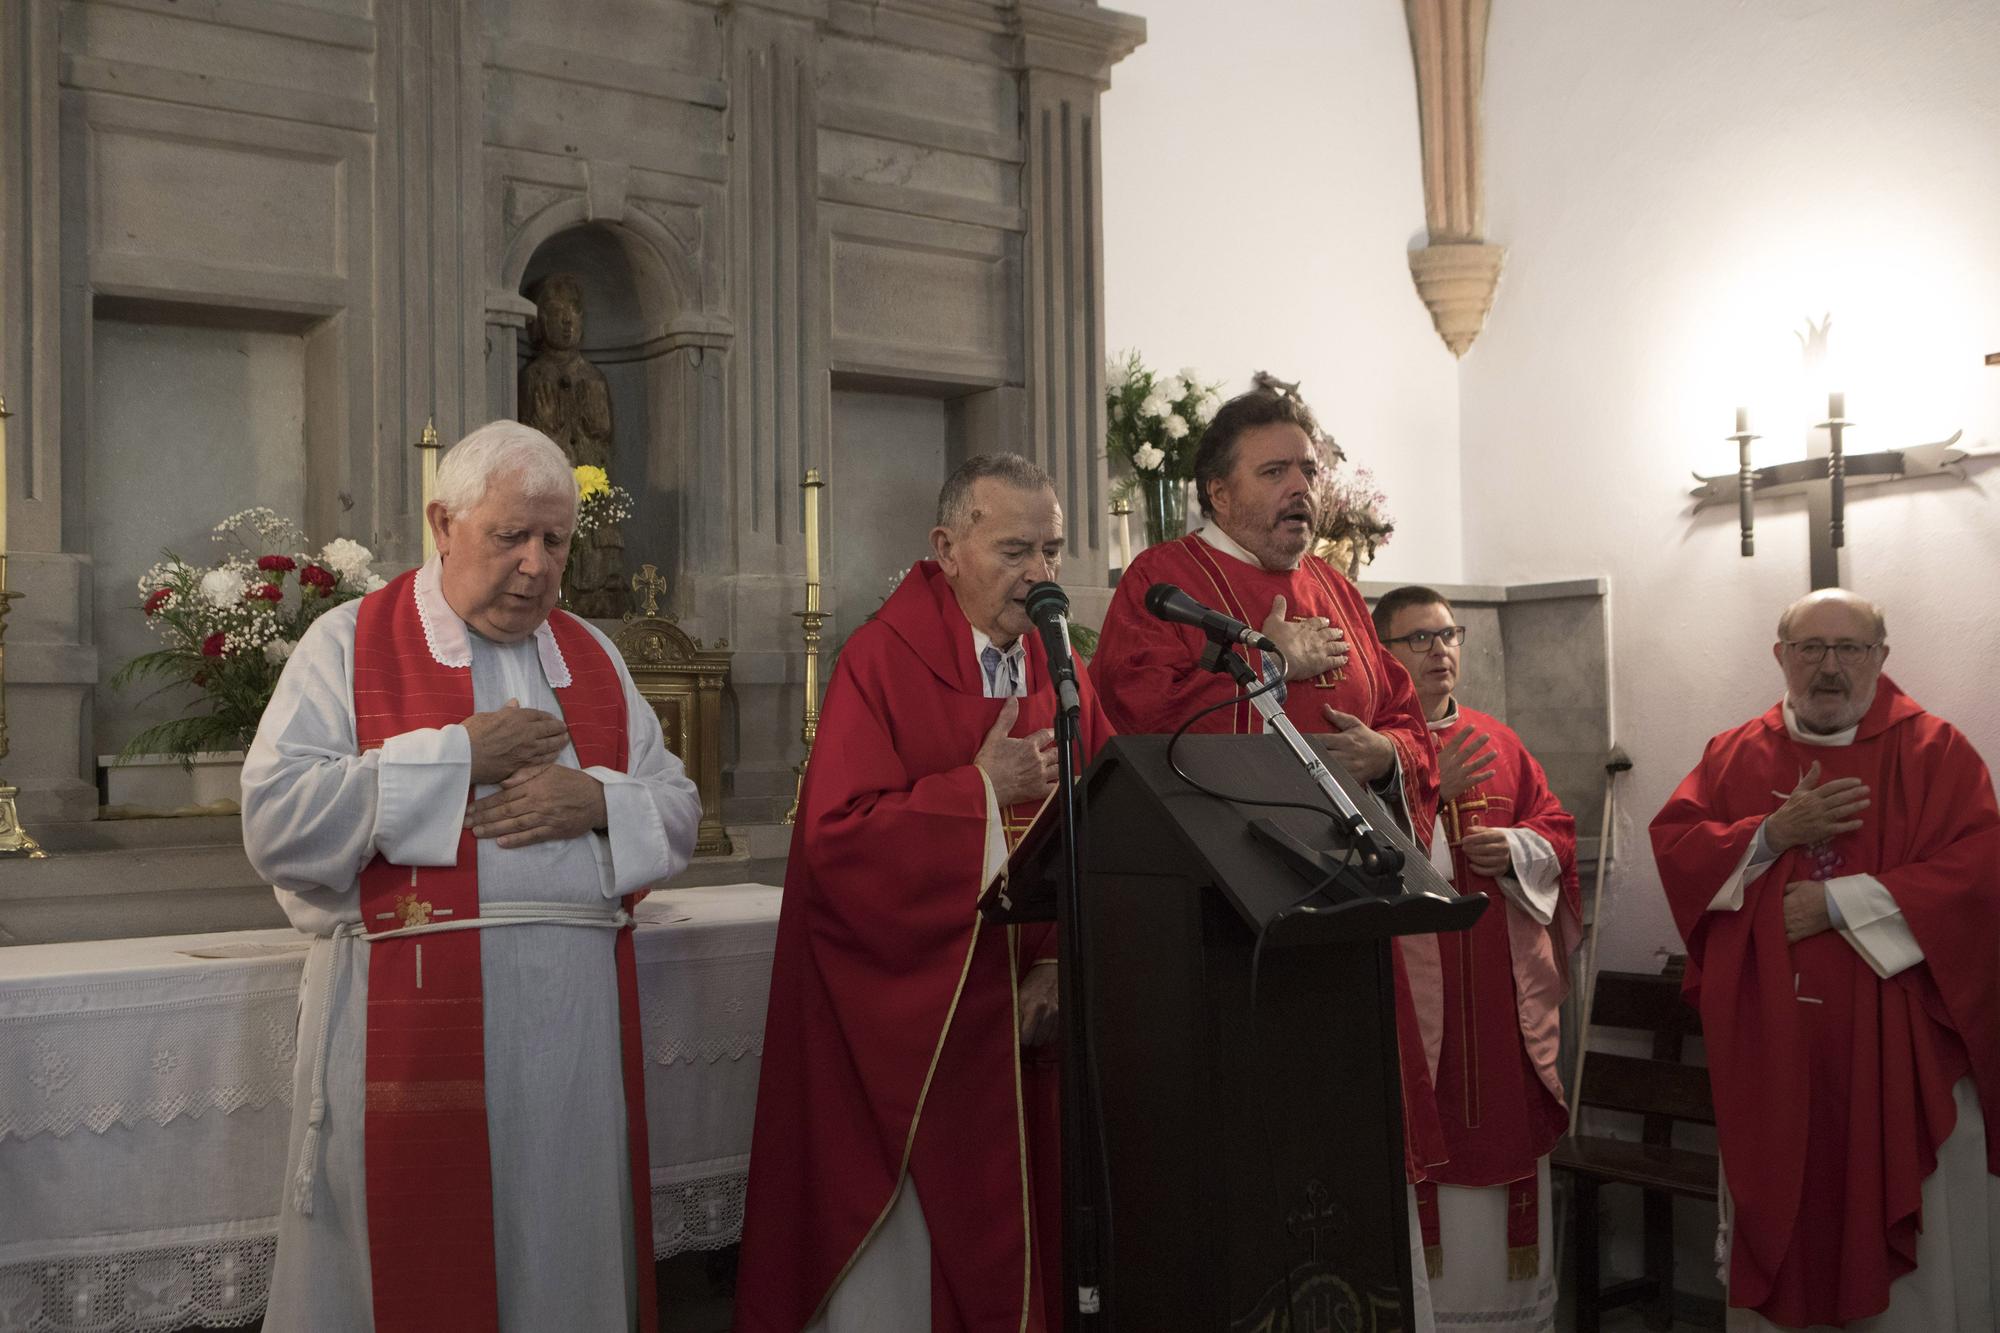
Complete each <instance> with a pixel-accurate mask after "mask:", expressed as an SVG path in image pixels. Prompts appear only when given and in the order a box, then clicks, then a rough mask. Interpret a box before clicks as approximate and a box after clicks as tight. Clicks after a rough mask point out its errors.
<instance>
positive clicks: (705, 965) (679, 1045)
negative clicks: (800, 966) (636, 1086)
mask: <svg viewBox="0 0 2000 1333" xmlns="http://www.w3.org/2000/svg"><path fill="white" fill-rule="evenodd" d="M638 970H639V997H640V1000H639V1009H640V1019H641V1026H642V1028H643V1029H644V1032H645V1040H646V1059H647V1060H648V1061H650V1062H652V1063H653V1064H660V1065H674V1064H689V1065H691V1064H694V1063H696V1062H697V1061H699V1062H700V1063H702V1064H710V1065H712V1064H714V1063H716V1062H717V1061H719V1060H725V1059H726V1060H741V1059H742V1058H743V1057H744V1056H746V1055H755V1056H759V1057H761V1056H762V1055H763V1054H764V1011H765V1008H766V1006H767V1005H768V1003H769V1001H770V994H771V957H770V955H769V954H762V955H757V954H751V955H746V956H739V957H721V958H682V959H668V960H664V961H662V962H660V963H657V964H654V965H652V966H649V965H648V960H646V959H644V958H641V959H640V960H639V969H638ZM649 973H650V975H649Z"/></svg>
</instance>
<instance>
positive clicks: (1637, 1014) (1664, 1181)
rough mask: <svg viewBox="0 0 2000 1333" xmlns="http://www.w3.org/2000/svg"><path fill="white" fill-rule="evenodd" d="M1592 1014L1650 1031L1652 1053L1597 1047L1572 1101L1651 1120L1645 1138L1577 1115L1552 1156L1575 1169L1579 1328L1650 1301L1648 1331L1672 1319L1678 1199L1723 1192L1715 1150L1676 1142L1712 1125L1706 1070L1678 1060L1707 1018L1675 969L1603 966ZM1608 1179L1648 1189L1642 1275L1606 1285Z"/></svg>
mask: <svg viewBox="0 0 2000 1333" xmlns="http://www.w3.org/2000/svg"><path fill="white" fill-rule="evenodd" d="M1591 1020H1592V1025H1593V1026H1595V1027H1599V1028H1624V1029H1628V1030H1634V1031H1639V1032H1647V1033H1650V1034H1652V1039H1653V1045H1652V1052H1653V1053H1652V1057H1651V1058H1650V1059H1646V1058H1641V1057H1637V1056H1630V1055H1614V1054H1611V1053H1609V1052H1605V1051H1599V1050H1595V1049H1593V1050H1592V1051H1591V1052H1590V1054H1589V1056H1588V1057H1587V1058H1586V1059H1585V1061H1584V1068H1583V1089H1582V1091H1581V1094H1580V1095H1579V1096H1577V1097H1576V1098H1575V1101H1576V1104H1577V1106H1578V1107H1579V1112H1578V1118H1579V1119H1580V1117H1581V1109H1580V1108H1583V1107H1598V1108H1601V1109H1604V1110H1607V1111H1627V1112H1633V1113H1636V1114H1638V1115H1640V1116H1642V1117H1644V1119H1643V1126H1642V1130H1641V1134H1640V1138H1639V1141H1638V1142H1633V1141H1632V1140H1630V1139H1614V1138H1606V1137H1603V1136H1601V1135H1595V1134H1578V1133H1577V1132H1576V1128H1577V1126H1576V1123H1575V1122H1574V1121H1573V1122H1572V1124H1571V1132H1570V1134H1569V1135H1568V1136H1567V1137H1565V1138H1564V1139H1563V1140H1562V1141H1561V1142H1559V1143H1558V1144H1556V1147H1555V1151H1554V1153H1553V1154H1552V1155H1551V1159H1550V1166H1551V1167H1552V1168H1553V1169H1554V1170H1557V1171H1566V1172H1568V1173H1569V1176H1570V1241H1569V1243H1570V1249H1571V1253H1572V1254H1573V1255H1574V1256H1575V1258H1576V1269H1575V1272H1576V1333H1597V1328H1598V1319H1599V1317H1600V1315H1601V1314H1602V1312H1603V1311H1605V1310H1607V1309H1613V1308H1615V1307H1617V1306H1621V1305H1629V1304H1633V1303H1644V1305H1645V1307H1646V1325H1647V1327H1648V1328H1653V1329H1665V1328H1668V1327H1670V1326H1671V1325H1672V1324H1673V1321H1674V1214H1673V1206H1674V1199H1675V1198H1676V1197H1679V1198H1692V1199H1705V1200H1708V1201H1709V1202H1711V1203H1712V1202H1714V1201H1715V1197H1716V1184H1717V1176H1716V1158H1715V1154H1714V1153H1707V1152H1694V1151H1691V1150H1688V1149H1685V1148H1676V1147H1674V1146H1673V1133H1674V1125H1675V1123H1676V1122H1678V1121H1687V1122H1690V1123H1694V1124H1704V1125H1713V1124H1714V1123H1715V1106H1714V1102H1713V1101H1712V1099H1711V1098H1710V1095H1709V1088H1708V1071H1707V1070H1706V1069H1703V1068H1701V1067H1700V1066H1698V1065H1688V1064H1683V1063H1682V1062H1681V1048H1682V1045H1683V1044H1684V1042H1685V1041H1686V1039H1687V1038H1688V1037H1690V1036H1698V1035H1699V1034H1700V1032H1701V1018H1700V1016H1699V1015H1698V1014H1696V1013H1695V1011H1694V1010H1693V1009H1692V1008H1690V1007H1689V1006H1688V1005H1687V1003H1686V1002H1685V1001H1684V1000H1682V998H1681V993H1680V979H1679V978H1678V977H1677V976H1669V975H1658V976H1654V975H1648V974H1646V973H1643V972H1600V973H1599V974H1598V977H1597V993H1596V999H1595V1003H1594V1005H1593V1009H1592V1014H1591ZM1605 1185H1636V1186H1638V1187H1639V1188H1640V1189H1641V1190H1643V1191H1645V1203H1644V1206H1645V1276H1643V1277H1640V1278H1635V1279H1633V1280H1631V1281H1627V1282H1618V1283H1614V1284H1613V1285H1612V1286H1610V1287H1608V1288H1605V1287H1601V1286H1600V1282H1601V1281H1602V1278H1601V1275H1600V1270H1599V1250H1598V1240H1599V1237H1598V1216H1597V1193H1598V1190H1599V1189H1600V1188H1601V1187H1603V1186H1605ZM1688 1313H1689V1312H1687V1311H1683V1312H1682V1315H1681V1317H1682V1318H1683V1319H1685V1318H1686V1317H1687V1316H1688ZM1718 1327H1719V1325H1718Z"/></svg>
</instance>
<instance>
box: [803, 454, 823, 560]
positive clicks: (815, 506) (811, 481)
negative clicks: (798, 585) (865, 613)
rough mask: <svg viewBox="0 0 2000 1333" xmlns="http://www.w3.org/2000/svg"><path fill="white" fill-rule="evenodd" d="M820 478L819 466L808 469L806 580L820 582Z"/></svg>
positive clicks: (806, 483)
mask: <svg viewBox="0 0 2000 1333" xmlns="http://www.w3.org/2000/svg"><path fill="white" fill-rule="evenodd" d="M822 484H823V483H822V482H821V481H820V479H819V469H818V468H807V469H806V480H805V488H806V582H807V583H818V582H819V488H820V486H821V485H822Z"/></svg>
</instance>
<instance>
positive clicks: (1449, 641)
mask: <svg viewBox="0 0 2000 1333" xmlns="http://www.w3.org/2000/svg"><path fill="white" fill-rule="evenodd" d="M1433 639H1435V640H1437V641H1438V642H1439V643H1441V644H1443V645H1444V646H1445V647H1447V648H1456V647H1458V645H1460V644H1461V643H1464V642H1465V626H1463V625H1447V626H1445V627H1444V628H1443V629H1417V630H1411V631H1410V632H1409V633H1408V634H1398V635H1397V636H1396V637H1395V638H1393V639H1384V640H1382V642H1383V643H1407V644H1409V645H1410V651H1411V652H1413V653H1427V652H1429V651H1430V650H1431V640H1433ZM1811 660H1812V661H1815V662H1817V661H1818V660H1819V659H1818V658H1816V657H1815V658H1813V659H1811Z"/></svg>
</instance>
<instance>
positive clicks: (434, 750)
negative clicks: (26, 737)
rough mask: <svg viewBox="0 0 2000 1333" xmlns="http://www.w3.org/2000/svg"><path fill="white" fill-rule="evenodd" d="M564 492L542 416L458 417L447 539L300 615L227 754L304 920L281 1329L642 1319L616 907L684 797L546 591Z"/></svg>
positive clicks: (276, 1288) (662, 858)
mask: <svg viewBox="0 0 2000 1333" xmlns="http://www.w3.org/2000/svg"><path fill="white" fill-rule="evenodd" d="M576 505H577V493H576V483H575V480H574V477H573V474H572V473H571V471H570V467H569V462H568V460H567V459H566V458H565V457H564V456H563V453H562V451H561V450H560V449H559V448H557V446H556V445H555V444H554V443H553V442H552V441H550V440H549V438H548V437H547V436H545V435H543V434H542V433H541V432H539V431H536V430H533V429H531V428H529V427H526V426H523V425H520V424H519V423H517V422H513V421H496V422H493V423H491V424H489V425H486V426H482V427H480V428H479V429H478V430H476V431H474V432H473V433H472V434H470V435H468V436H466V437H465V439H463V440H461V441H460V442H459V443H458V445H457V446H456V447H454V448H453V449H452V450H451V451H450V453H448V454H447V455H446V456H445V458H444V460H443V462H442V465H441V466H440V468H439V470H438V495H437V499H436V500H435V501H434V502H433V503H431V504H430V505H429V506H428V509H427V512H426V514H425V518H426V519H427V521H428V522H429V524H430V526H431V531H432V533H433V534H434V535H435V537H436V539H437V555H436V557H435V558H434V559H432V560H430V561H428V562H427V563H426V564H424V565H423V566H422V567H421V568H419V569H414V570H410V571H407V572H405V573H404V574H402V575H401V576H399V577H397V578H395V579H393V580H391V581H390V582H389V584H388V586H386V587H384V588H382V589H380V590H378V591H376V592H374V593H371V594H369V595H368V596H367V597H365V598H362V599H361V600H360V601H358V602H354V603H349V604H347V605H344V606H340V607H336V608H335V609H334V610H332V611H330V612H328V613H327V614H326V615H324V616H322V617H321V618H320V619H319V620H318V622H317V623H315V624H314V625H313V627H312V629H311V630H310V631H309V632H308V633H307V634H306V636H305V637H304V639H302V640H301V641H300V643H299V647H298V650H297V652H296V653H294V654H293V656H292V658H291V660H290V661H289V662H288V663H287V664H286V666H285V673H284V676H283V678H282V679H281V680H280V681H279V683H278V688H277V692H276V694H275V695H274V696H273V698H272V700H271V705H270V707H269V709H267V710H266V712H265V714H264V719H263V723H262V725H261V726H260V727H259V728H258V732H257V739H256V741H255V743H254V744H253V745H252V746H251V748H250V753H249V758H248V760H247V761H246V762H245V764H244V769H243V840H244V845H245V848H246V850H247V851H248V852H249V855H250V860H251V863H252V864H253V865H254V866H255V867H256V868H257V871H258V873H259V874H261V875H263V876H265V877H266V878H268V879H269V880H270V881H271V882H272V883H273V884H275V885H276V886H277V894H278V901H279V903H280V904H281V905H282V906H283V907H284V909H285V912H286V914H287V915H288V916H289V917H290V918H291V920H292V923H293V924H294V925H295V926H297V927H298V928H299V929H300V930H302V931H304V932H305V933H306V934H308V935H310V936H312V937H313V945H312V952H311V955H310V957H309V959H308V962H307V966H306V974H305V975H306V980H305V988H304V993H303V997H302V1005H301V1014H300V1029H299V1060H298V1072H297V1075H296V1077H295V1080H294V1085H293V1099H292V1132H291V1141H290V1146H289V1150H288V1153H287V1171H286V1188H285V1196H284V1202H283V1206H282V1212H281V1216H280V1221H279V1228H278V1252H277V1260H276V1272H275V1274H274V1276H273V1278H272V1282H271V1299H270V1307H269V1313H268V1315H267V1316H266V1319H265V1323H264V1327H266V1328H268V1329H272V1330H274V1333H275V1331H279V1330H282V1331H285V1333H289V1331H290V1330H299V1329H344V1330H346V1329H354V1330H364V1329H371V1328H373V1329H380V1330H404V1329H408V1330H418V1329H441V1328H501V1329H519V1330H546V1329H553V1328H573V1329H586V1328H587V1329H614V1328H616V1329H629V1328H632V1327H635V1326H637V1327H640V1328H647V1329H649V1328H651V1327H653V1326H654V1323H655V1322H656V1316H655V1311H654V1308H653V1306H654V1294H653V1293H654V1283H653V1268H652V1256H653V1249H652V1235H651V1230H652V1228H651V1220H652V1212H651V1191H650V1182H649V1180H648V1172H647V1165H646V1124H645V1090H644V1084H643V1081H642V1064H641V1059H640V1051H639V1046H638V1036H639V1015H638V1012H637V985H636V982H635V979H634V975H633V968H632V929H631V915H630V909H631V907H632V906H633V905H634V904H635V903H636V902H637V900H638V897H639V893H640V891H641V890H643V889H644V888H645V887H646V886H647V885H649V884H652V883H654V882H656V881H658V880H660V879H663V878H665V877H667V876H669V875H672V874H674V873H676V872H677V871H679V870H680V869H681V867H682V866H684V865H685V864H686V863H687V859H688V854H689V851H690V850H691V849H692V847H693V846H694V840H695V826H696V823H697V821H698V819H699V816H700V802H699V799H698V798H697V796H696V794H695V788H694V785H693V783H691V782H690V781H689V780H688V779H687V776H686V775H685V774H684V773H683V772H682V770H681V764H680V761H679V760H677V759H676V758H675V757H674V756H673V755H672V754H670V753H668V751H667V749H666V746H665V744H664V742H663V740H662V738H661V734H660V725H659V722H658V720H657V719H656V717H655V716H654V714H653V711H652V709H651V707H649V706H648V705H647V703H646V701H645V700H644V699H643V698H641V697H640V695H639V692H638V690H637V689H636V688H634V686H633V684H632V678H631V676H630V675H629V674H628V673H627V672H626V670H625V666H624V664H623V662H621V661H620V660H619V655H618V652H617V650H616V649H614V648H613V647H612V646H611V644H610V642H609V641H608V640H607V639H605V638H604V636H603V635H602V634H600V633H598V632H597V630H595V629H593V628H592V627H591V626H589V625H587V624H585V623H584V622H583V621H581V620H579V619H577V618H576V617H574V616H572V615H569V614H568V613H567V612H562V611H557V610H556V609H555V605H556V599H557V596H558V593H559V591H560V588H561V582H562V571H563V564H564V560H565V558H566V556H567V555H568V552H569V544H570V539H571V537H572V535H573V534H574V532H575V528H576Z"/></svg>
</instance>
